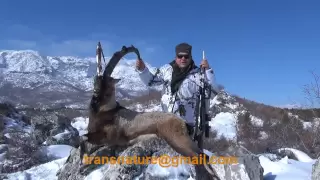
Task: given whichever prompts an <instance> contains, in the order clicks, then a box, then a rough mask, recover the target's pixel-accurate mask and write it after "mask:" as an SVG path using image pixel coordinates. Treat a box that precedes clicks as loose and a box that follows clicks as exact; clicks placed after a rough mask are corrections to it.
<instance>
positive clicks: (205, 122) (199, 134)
mask: <svg viewBox="0 0 320 180" xmlns="http://www.w3.org/2000/svg"><path fill="white" fill-rule="evenodd" d="M202 58H203V59H205V55H204V51H203V52H202ZM200 68H201V67H200ZM200 75H201V78H200V83H201V85H200V88H199V94H198V101H197V104H196V125H195V127H196V129H195V133H194V137H193V140H194V141H197V143H198V147H199V148H200V149H203V134H204V135H205V137H206V138H208V137H209V131H210V126H209V121H210V118H209V114H208V108H209V107H208V106H209V100H210V99H209V98H206V90H207V92H208V97H211V92H212V89H211V86H210V85H209V84H208V83H207V79H206V76H205V68H201V69H200ZM215 93H216V94H217V92H215ZM199 118H200V120H199Z"/></svg>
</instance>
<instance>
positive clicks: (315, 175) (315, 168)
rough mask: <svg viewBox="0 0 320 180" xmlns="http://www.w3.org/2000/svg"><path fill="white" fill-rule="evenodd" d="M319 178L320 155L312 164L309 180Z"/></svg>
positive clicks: (317, 179)
mask: <svg viewBox="0 0 320 180" xmlns="http://www.w3.org/2000/svg"><path fill="white" fill-rule="evenodd" d="M319 179H320V157H319V158H318V159H317V161H316V162H315V163H314V164H313V165H312V176H311V180H319Z"/></svg>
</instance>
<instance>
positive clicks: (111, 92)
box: [101, 76, 121, 104]
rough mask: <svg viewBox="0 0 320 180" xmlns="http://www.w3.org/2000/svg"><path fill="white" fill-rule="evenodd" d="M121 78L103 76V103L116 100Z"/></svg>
mask: <svg viewBox="0 0 320 180" xmlns="http://www.w3.org/2000/svg"><path fill="white" fill-rule="evenodd" d="M120 80H121V79H116V78H113V77H111V76H105V77H104V78H103V82H102V88H101V97H102V99H103V100H102V101H103V104H109V103H112V102H113V101H115V97H116V84H117V83H118V82H119V81H120Z"/></svg>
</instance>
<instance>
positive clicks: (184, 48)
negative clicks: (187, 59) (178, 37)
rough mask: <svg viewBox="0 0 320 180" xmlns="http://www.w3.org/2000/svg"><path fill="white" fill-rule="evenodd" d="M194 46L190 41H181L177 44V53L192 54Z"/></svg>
mask: <svg viewBox="0 0 320 180" xmlns="http://www.w3.org/2000/svg"><path fill="white" fill-rule="evenodd" d="M191 51H192V46H191V45H190V44H188V43H180V44H178V45H177V46H176V55H179V54H187V55H192V54H191Z"/></svg>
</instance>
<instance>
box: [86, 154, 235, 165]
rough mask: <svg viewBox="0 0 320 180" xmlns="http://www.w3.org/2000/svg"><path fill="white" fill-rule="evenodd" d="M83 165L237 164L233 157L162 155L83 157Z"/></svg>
mask: <svg viewBox="0 0 320 180" xmlns="http://www.w3.org/2000/svg"><path fill="white" fill-rule="evenodd" d="M83 161H84V164H111V165H115V164H137V165H146V164H159V165H160V166H161V167H170V166H174V167H176V166H178V165H180V164H192V165H200V164H237V163H238V158H237V157H234V156H229V157H225V156H211V157H209V158H208V159H207V157H206V155H199V156H198V157H184V156H173V157H172V156H169V155H162V156H159V157H155V156H151V157H150V156H118V157H108V156H87V155H84V157H83Z"/></svg>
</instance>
